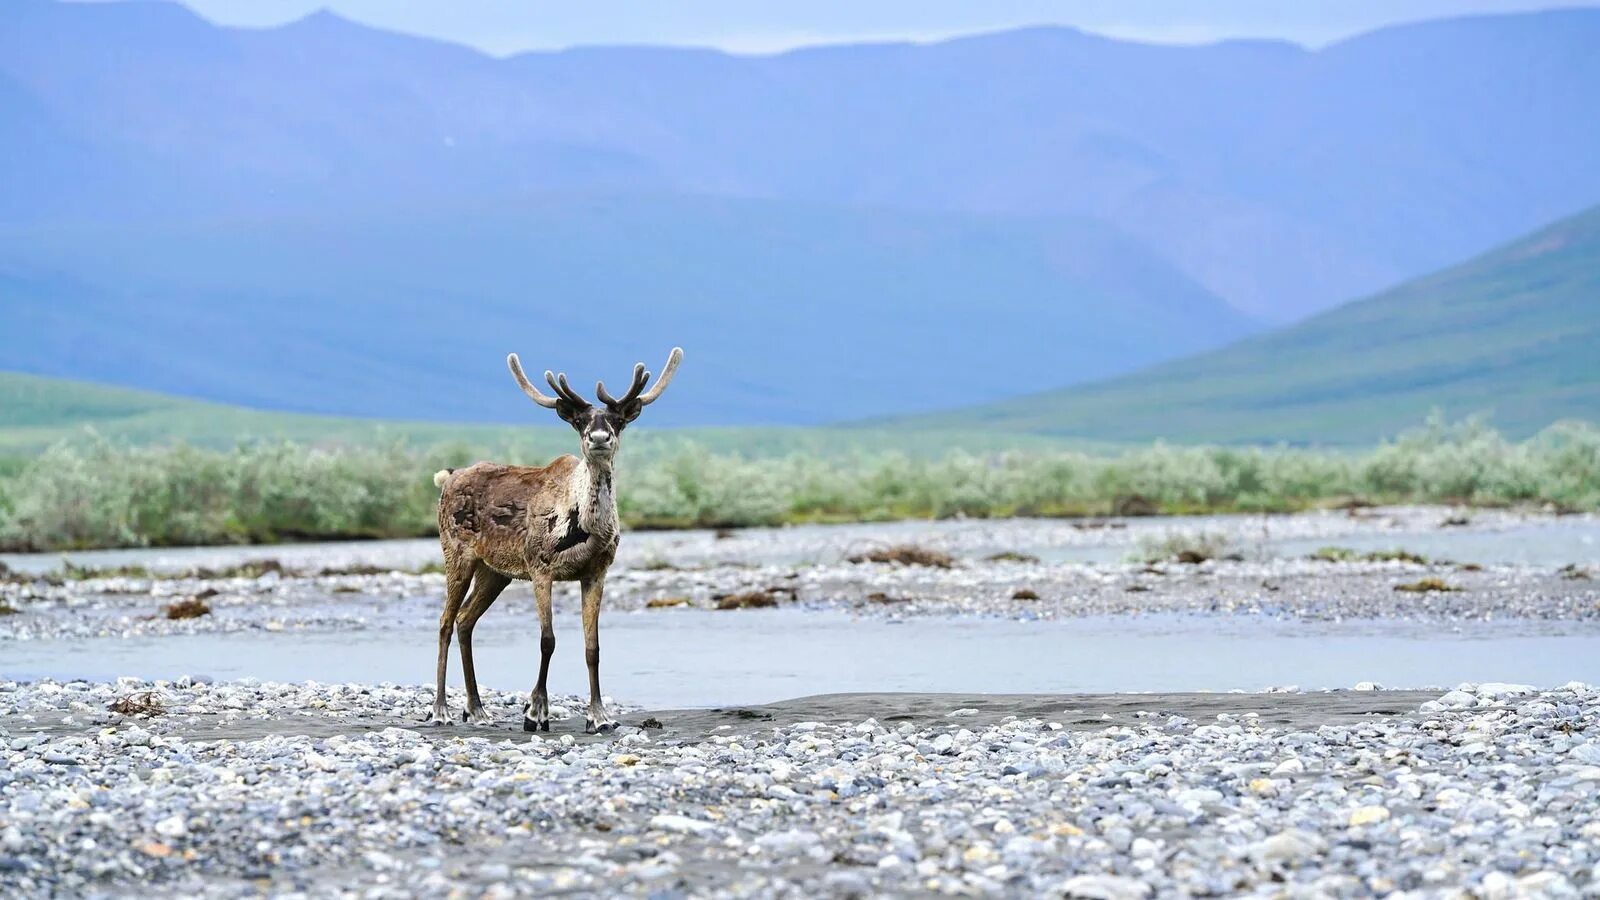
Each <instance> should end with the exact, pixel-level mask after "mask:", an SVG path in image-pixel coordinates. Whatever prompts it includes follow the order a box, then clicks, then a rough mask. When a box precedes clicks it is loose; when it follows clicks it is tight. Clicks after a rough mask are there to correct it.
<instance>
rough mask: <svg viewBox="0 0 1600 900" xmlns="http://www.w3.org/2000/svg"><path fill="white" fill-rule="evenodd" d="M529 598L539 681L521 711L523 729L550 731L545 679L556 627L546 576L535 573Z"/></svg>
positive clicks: (548, 672) (548, 669) (553, 651)
mask: <svg viewBox="0 0 1600 900" xmlns="http://www.w3.org/2000/svg"><path fill="white" fill-rule="evenodd" d="M533 601H534V605H535V606H537V607H538V608H539V681H538V683H536V684H535V685H534V686H533V693H531V694H529V695H528V708H527V709H525V710H523V711H522V730H523V731H549V730H550V694H549V692H547V691H546V690H545V681H546V679H548V678H549V677H550V657H551V656H553V655H554V654H555V652H556V627H555V621H554V619H553V617H552V615H551V613H550V576H549V575H535V576H534V579H533Z"/></svg>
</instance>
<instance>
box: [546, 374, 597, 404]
mask: <svg viewBox="0 0 1600 900" xmlns="http://www.w3.org/2000/svg"><path fill="white" fill-rule="evenodd" d="M544 380H545V381H547V382H549V383H550V386H551V387H552V388H555V392H556V396H557V397H560V398H561V399H562V400H565V401H566V402H568V403H571V404H572V405H573V406H576V407H578V408H579V409H588V408H589V407H591V406H593V405H594V404H593V403H590V402H589V401H587V400H585V399H583V398H582V397H580V396H579V395H578V392H577V391H575V390H573V389H572V385H570V384H568V383H567V373H565V372H562V373H561V374H559V375H551V374H550V370H549V369H545V370H544Z"/></svg>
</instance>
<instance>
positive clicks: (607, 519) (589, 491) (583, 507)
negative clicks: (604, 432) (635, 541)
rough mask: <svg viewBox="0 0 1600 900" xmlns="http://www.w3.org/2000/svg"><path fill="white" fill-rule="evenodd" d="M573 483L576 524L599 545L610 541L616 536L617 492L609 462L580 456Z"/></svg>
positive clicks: (601, 458)
mask: <svg viewBox="0 0 1600 900" xmlns="http://www.w3.org/2000/svg"><path fill="white" fill-rule="evenodd" d="M573 481H574V484H573V488H574V490H573V494H574V498H573V499H574V500H576V501H577V504H578V524H579V525H581V526H582V527H583V530H584V531H587V532H589V533H590V534H592V535H595V536H597V537H599V538H600V539H601V540H602V541H608V540H610V539H611V538H612V537H613V536H614V535H615V534H616V533H617V491H616V479H615V476H614V475H613V473H612V460H611V459H609V458H606V457H599V456H590V455H588V454H584V455H583V456H582V457H580V458H579V462H578V468H577V470H576V471H575V472H574V473H573Z"/></svg>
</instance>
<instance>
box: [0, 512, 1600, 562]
mask: <svg viewBox="0 0 1600 900" xmlns="http://www.w3.org/2000/svg"><path fill="white" fill-rule="evenodd" d="M1448 514H1449V511H1448V510H1444V509H1432V508H1398V509H1395V510H1392V511H1388V512H1385V513H1380V514H1373V515H1372V516H1370V517H1368V518H1363V519H1352V518H1350V517H1348V516H1346V515H1344V514H1342V513H1335V512H1317V513H1304V514H1299V515H1292V516H1259V515H1258V516H1245V515H1238V516H1175V517H1160V518H1147V519H1123V520H1106V521H1103V522H1100V523H1093V524H1092V523H1087V522H1083V521H1078V522H1073V521H1067V520H1060V519H995V520H980V521H973V520H958V521H942V522H923V521H910V522H883V523H865V524H853V525H800V526H793V527H783V528H749V529H743V530H740V531H737V532H734V533H733V536H732V537H731V538H729V539H718V538H716V537H715V535H714V534H713V533H712V532H710V531H705V530H687V531H670V532H630V533H628V534H627V535H625V536H624V539H623V541H622V547H621V550H620V552H619V554H618V558H617V566H618V567H620V568H624V569H626V568H635V567H638V566H641V565H644V564H646V563H648V562H651V561H656V560H660V561H667V562H671V563H673V564H675V565H678V566H698V565H707V564H714V563H719V562H720V563H728V562H734V563H743V564H775V565H804V564H809V563H819V562H824V563H827V562H837V561H839V560H840V559H841V558H842V557H844V556H847V555H849V554H851V553H854V552H859V551H860V550H862V549H864V548H867V547H873V546H884V545H889V544H898V543H920V544H927V545H929V546H933V547H937V548H940V549H943V550H946V551H948V552H950V553H952V554H953V555H955V556H957V557H960V558H965V559H981V558H982V557H984V556H986V555H988V554H990V553H993V552H998V551H1002V550H1008V551H1015V552H1022V553H1031V554H1033V555H1035V556H1038V557H1039V558H1040V559H1042V560H1044V561H1045V562H1087V563H1115V562H1123V561H1126V560H1127V559H1129V557H1130V554H1132V553H1133V552H1134V550H1135V548H1136V547H1137V545H1138V542H1139V540H1140V539H1141V538H1142V537H1150V536H1159V535H1162V534H1166V533H1179V532H1188V533H1194V532H1208V533H1218V534H1225V535H1227V536H1228V537H1229V538H1230V540H1231V542H1232V547H1233V548H1234V549H1237V550H1239V551H1241V552H1243V553H1245V554H1246V555H1248V556H1251V557H1299V556H1305V555H1306V554H1308V553H1311V552H1312V551H1314V550H1316V549H1317V548H1319V547H1324V546H1329V545H1336V546H1343V547H1351V548H1353V549H1356V550H1360V551H1367V550H1384V549H1395V548H1404V549H1406V550H1410V551H1412V552H1414V553H1421V554H1422V555H1424V556H1426V557H1428V558H1430V559H1449V560H1454V561H1457V562H1476V563H1485V564H1521V565H1535V566H1552V567H1556V566H1563V565H1566V564H1568V563H1578V564H1586V563H1600V517H1597V516H1593V515H1583V516H1567V517H1561V518H1553V517H1548V516H1533V517H1524V516H1519V515H1516V514H1509V513H1495V512H1486V513H1479V514H1477V517H1476V518H1475V520H1474V522H1473V524H1471V525H1469V526H1467V527H1452V528H1441V527H1439V522H1440V521H1441V520H1442V519H1443V518H1444V517H1445V516H1447V515H1448ZM1099 526H1109V527H1099ZM64 557H67V558H70V559H71V560H72V561H73V562H74V563H76V564H78V565H83V566H89V567H96V568H109V567H114V566H123V565H143V566H146V567H148V568H151V569H154V570H182V569H187V568H191V567H195V566H205V567H210V568H220V567H223V566H228V565H234V564H237V563H240V562H243V561H246V560H251V559H264V558H274V559H278V560H280V561H282V562H283V563H284V564H285V565H287V566H289V567H290V568H293V569H317V568H325V567H326V568H336V567H340V566H349V565H353V564H357V563H362V564H370V565H382V566H392V567H394V568H397V569H414V568H417V567H420V566H422V565H424V564H426V563H432V562H438V560H439V544H438V541H436V540H433V539H431V538H429V539H420V540H399V541H344V542H334V543H311V544H285V545H278V546H265V547H259V546H258V547H176V548H159V549H131V550H94V551H84V552H77V553H71V554H60V553H14V554H0V563H4V564H6V565H7V566H9V567H11V568H12V569H15V570H17V571H22V572H33V573H40V572H47V571H51V570H55V569H59V568H61V562H62V559H63V558H64Z"/></svg>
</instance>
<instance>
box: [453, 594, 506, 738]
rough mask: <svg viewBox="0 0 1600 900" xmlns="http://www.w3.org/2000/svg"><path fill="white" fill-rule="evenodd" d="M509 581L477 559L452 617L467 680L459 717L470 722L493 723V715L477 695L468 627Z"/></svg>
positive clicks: (471, 626) (478, 723)
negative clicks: (467, 593) (461, 602)
mask: <svg viewBox="0 0 1600 900" xmlns="http://www.w3.org/2000/svg"><path fill="white" fill-rule="evenodd" d="M510 583H511V576H509V575H502V574H500V573H499V572H496V571H495V570H493V569H491V568H489V567H488V566H486V565H484V564H483V563H482V562H479V563H478V568H477V571H476V572H474V573H473V577H472V594H471V596H469V597H468V598H467V603H466V606H465V607H463V608H462V610H461V613H460V615H458V616H457V617H456V632H457V638H456V641H457V643H459V644H460V645H461V675H462V677H463V678H465V679H466V682H467V709H466V712H465V713H463V714H462V717H461V718H462V721H464V722H467V723H468V724H471V725H492V724H494V718H493V717H491V716H490V715H489V714H488V713H487V712H485V711H484V709H483V701H482V700H480V699H479V698H478V675H477V672H475V671H474V670H473V668H472V629H473V627H474V626H476V625H477V624H478V619H479V618H480V617H481V616H482V615H483V614H484V613H486V612H488V611H489V607H491V606H493V605H494V601H495V600H496V599H497V598H498V597H499V596H500V592H501V591H503V590H505V589H506V585H508V584H510Z"/></svg>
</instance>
